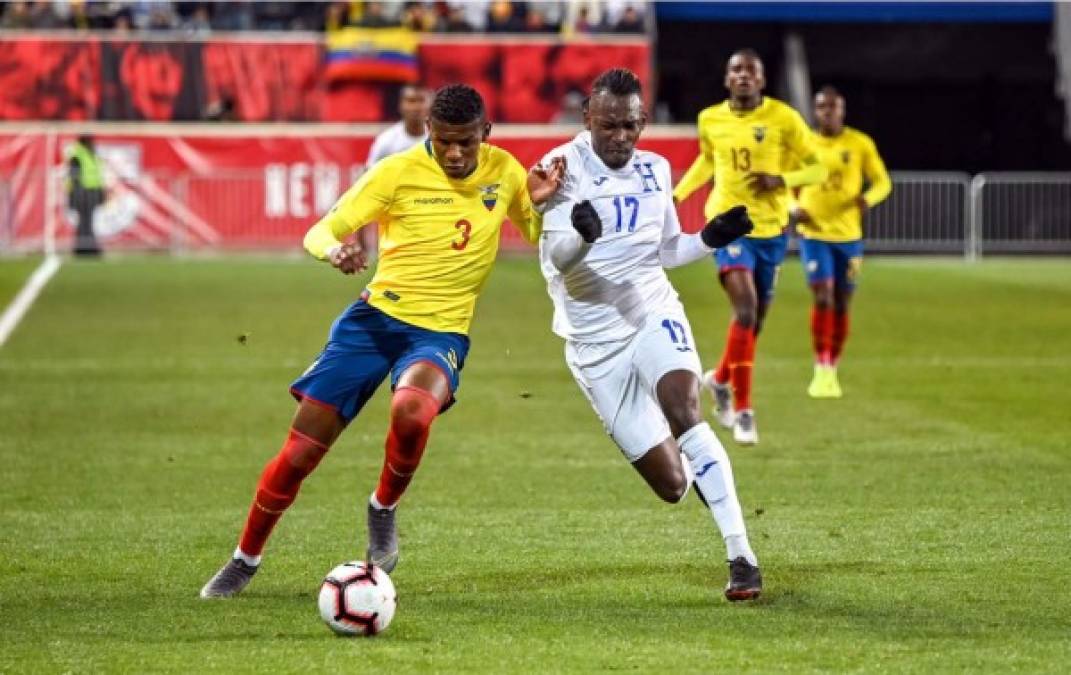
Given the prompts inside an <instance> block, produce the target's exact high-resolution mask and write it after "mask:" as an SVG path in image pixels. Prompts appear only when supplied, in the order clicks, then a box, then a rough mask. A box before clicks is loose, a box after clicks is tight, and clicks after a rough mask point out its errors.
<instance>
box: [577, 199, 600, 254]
mask: <svg viewBox="0 0 1071 675" xmlns="http://www.w3.org/2000/svg"><path fill="white" fill-rule="evenodd" d="M572 220H573V229H575V230H576V232H577V234H579V235H580V238H581V239H583V240H584V241H585V242H587V243H589V244H594V243H595V240H596V239H598V238H599V237H601V236H602V221H601V220H599V214H598V213H597V212H596V211H595V207H594V206H592V205H591V202H589V201H588V200H586V199H585V200H584V201H582V202H580V203H579V204H574V205H573V213H572Z"/></svg>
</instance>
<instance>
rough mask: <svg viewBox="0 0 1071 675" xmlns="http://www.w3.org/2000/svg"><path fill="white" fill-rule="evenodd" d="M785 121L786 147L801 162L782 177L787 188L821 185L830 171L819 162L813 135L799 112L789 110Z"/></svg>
mask: <svg viewBox="0 0 1071 675" xmlns="http://www.w3.org/2000/svg"><path fill="white" fill-rule="evenodd" d="M786 117H787V119H786V120H785V129H786V132H785V137H784V138H785V145H786V146H787V150H788V154H790V155H792V156H794V157H795V158H796V159H797V160H798V162H799V168H797V169H794V170H792V171H787V172H785V173H783V174H782V175H781V178H782V180H784V181H785V187H787V188H795V187H801V186H803V185H813V184H815V183H821V182H822V181H824V180H825V179H826V176H828V173H829V172H828V170H827V169H826V168H825V167H824V166H823V165H822V163H821V162H819V161H818V155H817V153H816V152H815V148H814V143H813V142H812V138H813V135H812V133H811V130H810V129H809V128H808V127H807V124H806V123H805V122H804V121H803V118H802V117H801V116H800V114H799V113H798V112H796V111H795V110H792V109H788V113H787V115H786Z"/></svg>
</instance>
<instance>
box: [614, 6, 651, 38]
mask: <svg viewBox="0 0 1071 675" xmlns="http://www.w3.org/2000/svg"><path fill="white" fill-rule="evenodd" d="M645 28H646V27H645V26H644V25H643V18H642V17H641V16H640V13H639V12H637V11H636V8H635V7H633V6H632V5H629V6H628V7H626V8H625V11H624V13H623V14H622V15H621V18H620V19H619V20H618V22H617V23H616V24H615V25H614V31H615V32H617V33H642V32H644V30H645Z"/></svg>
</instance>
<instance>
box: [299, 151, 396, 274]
mask: <svg viewBox="0 0 1071 675" xmlns="http://www.w3.org/2000/svg"><path fill="white" fill-rule="evenodd" d="M401 166H402V162H401V160H400V159H399V160H393V161H392V158H390V157H388V158H387V159H384V160H383V161H381V162H378V163H376V164H375V165H374V166H373V167H372V168H371V169H369V170H368V171H367V172H365V174H364V175H363V176H361V177H360V178H359V179H358V180H357V182H356V183H354V184H353V185H352V186H351V187H350V189H348V190H346V192H345V194H343V195H342V196H341V197H340V198H339V200H338V201H337V202H336V203H335V205H334V206H333V207H331V210H330V211H328V212H327V213H326V214H325V215H324V217H323V218H321V219H320V220H319V221H317V223H316V224H315V225H313V226H312V227H311V228H309V231H308V232H306V233H305V241H304V245H305V250H306V251H308V252H309V253H311V254H312V255H313V256H315V257H316V258H318V259H320V260H323V259H324V258H325V257H327V252H328V251H330V250H331V249H332V248H334V247H335V246H338V245H340V244H341V243H342V240H343V239H345V238H346V237H348V236H349V235H351V234H353V233H354V232H356V231H357V230H359V229H360V228H362V227H364V226H365V225H367V224H368V223H370V222H372V221H374V220H377V219H378V218H379V217H381V216H382V215H383V214H384V213H386V211H387V209H388V207H389V206H390V203H391V200H392V199H393V196H394V187H395V184H396V183H397V177H398V173H399V172H400V168H401Z"/></svg>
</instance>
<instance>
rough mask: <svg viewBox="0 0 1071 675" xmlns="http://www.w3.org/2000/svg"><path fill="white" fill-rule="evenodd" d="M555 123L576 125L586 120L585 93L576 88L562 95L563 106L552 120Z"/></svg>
mask: <svg viewBox="0 0 1071 675" xmlns="http://www.w3.org/2000/svg"><path fill="white" fill-rule="evenodd" d="M550 121H551V122H553V123H554V124H569V125H576V124H582V123H583V122H584V94H582V93H580V92H579V91H576V90H575V89H574V90H572V91H570V92H568V93H567V94H566V95H565V96H563V97H562V102H561V107H559V108H558V112H556V113H554V117H553V118H551V120H550Z"/></svg>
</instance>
